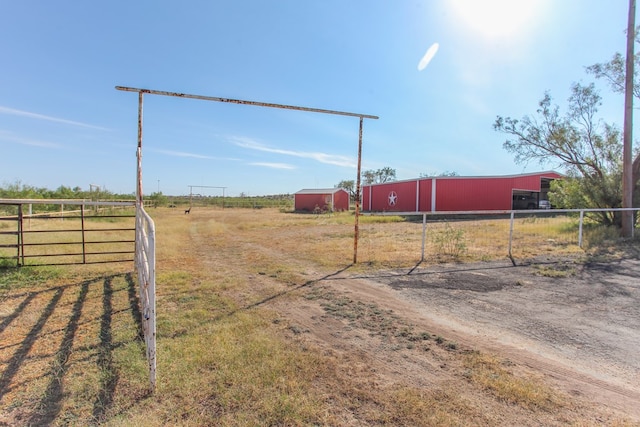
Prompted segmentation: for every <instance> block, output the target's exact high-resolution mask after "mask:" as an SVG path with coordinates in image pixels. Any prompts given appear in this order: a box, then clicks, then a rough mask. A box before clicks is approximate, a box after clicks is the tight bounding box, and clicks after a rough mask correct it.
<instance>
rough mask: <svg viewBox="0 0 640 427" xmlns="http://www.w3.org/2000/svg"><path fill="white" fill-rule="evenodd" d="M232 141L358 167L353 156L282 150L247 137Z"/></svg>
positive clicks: (339, 164) (255, 148) (321, 161)
mask: <svg viewBox="0 0 640 427" xmlns="http://www.w3.org/2000/svg"><path fill="white" fill-rule="evenodd" d="M232 142H233V143H234V144H235V145H237V146H238V147H242V148H247V149H250V150H257V151H264V152H267V153H275V154H282V155H285V156H293V157H301V158H304V159H313V160H316V161H318V162H320V163H325V164H328V165H335V166H342V167H348V168H354V167H356V162H355V160H354V159H352V158H351V157H347V156H340V155H335V154H327V153H320V152H313V151H293V150H282V149H280V148H271V147H267V146H266V145H263V144H260V143H258V142H255V141H253V140H250V139H247V138H239V137H235V138H232Z"/></svg>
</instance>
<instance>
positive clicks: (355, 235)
mask: <svg viewBox="0 0 640 427" xmlns="http://www.w3.org/2000/svg"><path fill="white" fill-rule="evenodd" d="M363 120H364V119H363V117H362V116H360V130H359V132H358V172H357V173H358V176H357V177H356V215H355V217H356V219H355V222H356V223H355V227H354V232H353V263H354V264H357V263H358V238H359V229H358V227H359V221H360V168H361V165H362V122H363Z"/></svg>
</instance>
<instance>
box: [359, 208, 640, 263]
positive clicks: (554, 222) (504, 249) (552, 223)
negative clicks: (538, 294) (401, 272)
mask: <svg viewBox="0 0 640 427" xmlns="http://www.w3.org/2000/svg"><path fill="white" fill-rule="evenodd" d="M623 210H625V209H551V210H522V211H499V212H496V211H473V212H378V213H367V214H366V215H367V216H371V217H375V216H384V217H402V218H403V219H404V221H403V222H402V223H400V224H399V223H394V222H390V221H389V222H387V221H380V222H376V221H374V220H373V218H372V220H371V221H369V222H368V223H366V224H364V225H363V226H362V227H361V235H360V244H359V253H360V254H361V257H360V259H362V260H369V261H377V262H392V263H395V262H399V261H401V260H408V259H412V260H413V259H415V260H416V261H420V262H423V261H425V262H443V261H456V262H458V261H462V262H464V261H489V260H493V259H496V258H504V257H509V258H511V260H512V262H513V263H514V264H515V263H516V261H517V260H526V259H533V258H538V257H544V256H551V257H553V256H558V255H569V254H576V253H584V251H585V250H587V249H592V248H596V247H600V248H602V247H607V246H611V245H614V244H619V243H620V241H621V239H620V237H619V233H620V229H619V228H618V227H617V226H615V225H608V226H607V225H603V219H604V218H605V217H606V218H607V220H608V221H611V222H615V221H616V219H617V218H618V217H619V215H620V213H621V211H623ZM629 210H632V211H634V214H635V218H636V221H635V229H634V231H635V236H636V237H635V238H634V239H632V240H630V242H631V243H632V244H634V245H637V243H638V239H637V236H638V234H637V232H638V227H639V226H640V225H639V224H638V212H639V211H640V209H638V208H635V209H629ZM374 247H375V248H376V249H378V250H376V251H375V253H376V257H377V258H378V259H369V258H371V257H370V256H368V254H367V251H368V248H371V249H370V251H369V252H371V253H373V252H374V250H373V248H374ZM381 247H382V248H383V251H380V250H379V249H380V248H381ZM381 253H383V254H384V255H382V258H383V259H380V257H381V255H380V254H381Z"/></svg>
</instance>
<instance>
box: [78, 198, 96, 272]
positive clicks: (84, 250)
mask: <svg viewBox="0 0 640 427" xmlns="http://www.w3.org/2000/svg"><path fill="white" fill-rule="evenodd" d="M96 206H97V205H96ZM80 228H81V230H82V231H81V232H82V263H83V264H86V263H87V240H86V238H85V236H86V235H85V226H84V205H80Z"/></svg>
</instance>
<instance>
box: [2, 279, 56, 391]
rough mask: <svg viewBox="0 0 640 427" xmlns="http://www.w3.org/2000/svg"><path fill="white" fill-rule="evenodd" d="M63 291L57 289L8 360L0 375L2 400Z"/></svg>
mask: <svg viewBox="0 0 640 427" xmlns="http://www.w3.org/2000/svg"><path fill="white" fill-rule="evenodd" d="M63 293H64V289H62V288H59V289H57V290H56V292H55V293H54V294H53V296H52V297H51V300H50V301H49V304H47V306H46V307H45V308H44V310H43V311H42V314H41V315H40V317H39V318H38V321H37V322H36V323H35V325H33V327H32V328H31V330H30V331H29V333H28V334H27V336H26V337H25V339H24V341H22V344H21V345H20V347H19V348H18V349H17V350H16V352H15V353H14V354H13V356H12V357H11V359H9V362H7V365H6V366H7V367H6V368H5V370H4V371H3V372H2V376H0V400H2V398H3V397H4V395H5V394H6V393H7V391H9V386H10V385H11V380H12V379H13V377H14V376H15V375H16V374H17V373H18V370H19V369H20V366H22V364H23V363H24V361H25V358H26V357H27V354H28V353H29V351H30V350H31V347H33V345H34V344H35V342H36V340H37V339H38V335H39V334H40V332H41V331H42V328H44V326H45V324H46V323H47V320H49V317H51V315H52V314H53V311H54V310H55V308H56V306H57V305H58V303H59V302H60V299H61V298H62V294H63Z"/></svg>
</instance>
